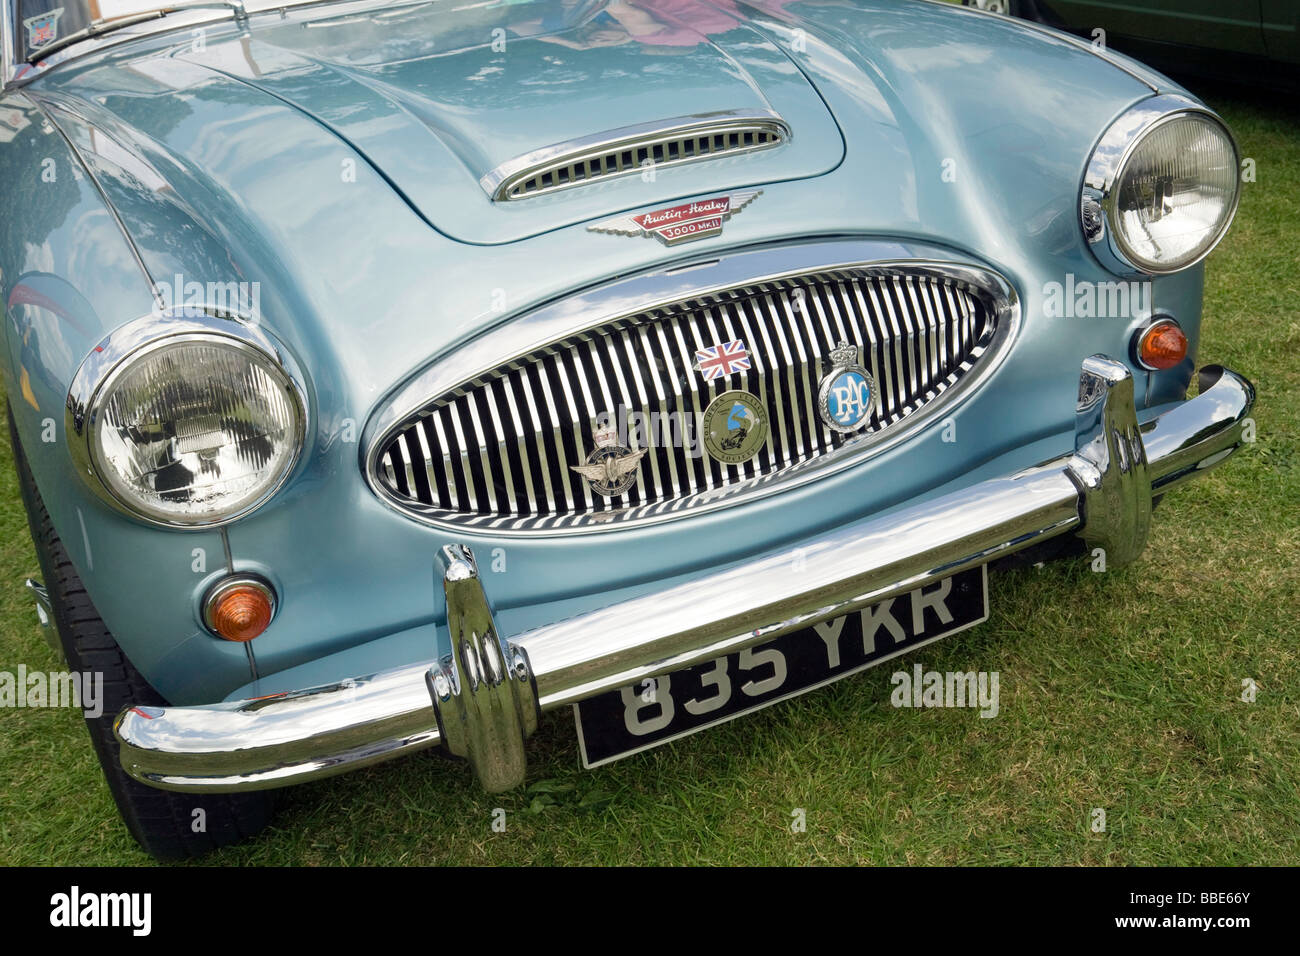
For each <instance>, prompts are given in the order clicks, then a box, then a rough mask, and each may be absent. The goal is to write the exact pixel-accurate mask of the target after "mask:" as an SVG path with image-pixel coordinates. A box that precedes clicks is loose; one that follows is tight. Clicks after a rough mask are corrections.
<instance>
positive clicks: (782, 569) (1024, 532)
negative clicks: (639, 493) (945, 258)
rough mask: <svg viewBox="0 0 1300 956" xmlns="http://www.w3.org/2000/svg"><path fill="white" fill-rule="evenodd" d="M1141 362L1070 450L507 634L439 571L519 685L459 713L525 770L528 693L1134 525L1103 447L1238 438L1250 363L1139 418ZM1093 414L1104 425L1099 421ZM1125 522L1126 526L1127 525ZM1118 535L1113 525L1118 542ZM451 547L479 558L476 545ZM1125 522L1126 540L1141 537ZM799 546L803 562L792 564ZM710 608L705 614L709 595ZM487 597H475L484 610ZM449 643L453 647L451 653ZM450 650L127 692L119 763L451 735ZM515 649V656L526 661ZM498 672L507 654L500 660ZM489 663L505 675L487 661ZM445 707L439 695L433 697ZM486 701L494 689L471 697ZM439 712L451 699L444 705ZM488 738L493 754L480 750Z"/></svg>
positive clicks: (555, 699)
mask: <svg viewBox="0 0 1300 956" xmlns="http://www.w3.org/2000/svg"><path fill="white" fill-rule="evenodd" d="M1131 390H1132V379H1131V376H1130V375H1129V373H1128V371H1127V369H1126V368H1125V367H1124V366H1123V364H1122V363H1119V362H1115V361H1113V360H1110V359H1107V358H1105V357H1104V356H1094V357H1093V358H1091V359H1088V360H1087V361H1086V362H1085V363H1084V367H1083V369H1082V372H1081V375H1080V394H1081V396H1082V399H1083V400H1082V401H1081V402H1080V403H1079V405H1078V407H1077V408H1076V413H1077V414H1078V415H1079V416H1080V420H1081V424H1082V425H1083V427H1081V428H1080V431H1079V433H1078V436H1077V438H1076V440H1075V445H1076V447H1075V450H1074V452H1072V453H1066V454H1065V455H1063V456H1061V457H1058V458H1056V459H1054V460H1052V461H1050V462H1047V463H1045V464H1042V465H1038V466H1035V467H1032V468H1027V469H1023V470H1021V471H1018V472H1015V473H1014V474H1009V475H1004V476H1001V477H997V478H990V479H987V480H985V481H981V482H978V483H976V484H974V485H971V486H969V487H966V488H963V489H960V490H958V491H954V492H950V493H948V494H946V495H944V496H942V497H940V498H937V499H933V500H930V501H923V502H919V503H915V502H914V503H912V504H909V505H906V506H904V507H902V508H901V509H899V510H896V511H893V512H890V513H888V514H885V515H883V516H874V517H870V518H866V519H864V520H860V521H857V522H854V523H851V524H848V525H844V526H842V527H840V528H837V529H836V530H834V531H831V532H829V533H826V534H822V535H819V536H816V537H814V538H811V539H808V540H804V541H801V542H799V543H798V547H797V548H782V549H779V550H777V551H773V552H769V553H767V554H764V555H759V556H756V557H754V558H753V559H752V560H749V561H747V562H743V563H741V564H739V565H736V566H733V567H730V568H728V569H726V570H723V571H715V572H712V573H706V574H703V575H702V576H700V577H698V578H696V579H694V580H691V581H688V582H686V583H683V584H677V585H674V586H672V587H669V588H666V589H663V590H659V591H652V592H650V593H647V594H644V595H642V596H640V597H636V598H632V599H630V600H626V601H623V602H621V603H619V604H615V605H613V606H611V607H607V608H604V609H602V610H597V611H593V612H590V613H586V614H582V615H580V616H578V617H575V618H572V619H570V620H567V621H561V622H559V623H555V624H549V625H546V626H543V627H539V628H535V629H533V630H531V631H528V632H526V633H523V634H520V635H517V636H516V637H514V638H512V639H508V638H504V637H502V636H501V635H499V634H497V633H496V630H495V626H494V625H492V623H491V616H490V610H489V608H488V604H487V599H486V596H485V595H484V594H483V593H482V588H481V584H480V583H479V582H478V580H477V576H476V575H475V576H473V577H471V576H469V575H468V574H465V573H462V574H460V575H459V576H457V575H454V574H453V573H452V572H451V571H450V570H447V571H445V572H444V578H445V579H446V580H448V581H451V580H457V581H460V582H461V583H466V584H468V585H469V593H468V594H455V595H453V594H452V592H451V591H450V590H449V591H448V599H447V600H448V605H449V607H451V609H452V611H451V613H450V616H451V617H452V618H453V620H454V621H455V623H453V624H452V625H451V628H450V630H451V633H452V634H453V635H462V636H465V637H466V638H467V639H469V640H471V641H472V642H473V647H474V648H478V649H481V650H482V651H483V653H488V652H490V651H494V652H495V658H496V659H497V660H499V661H501V662H504V663H507V664H515V661H516V656H518V657H519V658H522V660H523V663H524V668H525V671H526V676H527V677H528V678H529V682H528V683H527V684H525V682H524V681H523V679H522V676H523V675H520V674H519V672H518V670H517V669H516V670H515V671H514V673H513V676H514V680H511V681H510V684H512V685H513V686H511V687H510V688H509V690H508V692H502V691H501V690H500V689H499V687H500V684H501V683H503V682H505V681H507V679H508V677H507V672H506V671H505V669H504V668H503V669H502V670H501V672H500V678H501V680H500V681H497V683H495V684H493V683H492V682H491V681H489V682H488V685H487V686H486V687H484V688H483V689H482V690H481V693H483V694H484V695H486V696H485V702H486V704H487V705H488V706H490V705H491V702H492V701H493V700H496V701H499V702H500V709H501V711H502V712H503V713H500V714H494V715H492V716H491V717H490V719H488V720H486V721H481V722H479V723H478V724H474V723H473V721H474V719H475V718H473V717H471V716H469V715H468V714H466V715H465V718H464V720H465V722H466V726H465V727H464V728H462V729H461V730H458V731H457V733H461V736H462V739H464V738H467V737H469V736H470V735H471V733H472V732H473V728H475V727H477V729H478V732H479V733H480V734H482V735H484V736H485V737H490V736H491V735H490V734H489V733H487V731H490V730H492V729H494V728H496V729H500V728H502V727H504V728H505V730H503V731H502V733H503V734H504V735H505V736H507V737H509V739H508V740H503V741H502V742H501V747H502V749H501V750H499V751H497V753H498V755H500V756H501V757H502V758H503V759H504V761H505V764H504V765H505V767H506V768H507V769H508V771H509V773H507V774H505V777H506V778H513V779H517V778H518V771H519V767H518V752H517V750H516V748H515V742H514V738H515V736H516V735H517V734H518V733H521V732H522V733H524V734H525V735H526V733H527V731H526V730H525V728H526V727H527V721H528V719H529V718H530V716H531V714H532V711H531V710H530V708H529V706H527V705H529V704H531V703H532V702H533V701H535V702H536V706H537V707H538V708H540V709H541V710H553V709H555V708H558V707H563V706H565V705H567V704H569V703H572V702H573V701H576V700H580V699H582V698H584V697H588V696H591V695H593V694H598V693H601V692H604V691H608V690H614V689H617V688H620V687H625V686H628V685H629V684H634V683H636V682H637V681H638V680H641V679H644V678H645V677H649V676H652V675H656V674H662V673H665V672H667V671H672V670H676V669H678V668H682V667H687V666H690V665H692V664H694V663H698V662H700V661H705V660H710V659H713V658H716V657H718V656H720V655H722V654H726V653H731V652H735V651H739V650H742V649H744V648H746V647H752V646H754V645H757V644H761V643H763V642H765V641H769V640H771V639H772V638H774V637H777V636H779V635H781V634H784V633H787V632H790V631H794V630H798V629H801V628H806V627H809V626H811V625H813V624H815V623H817V622H819V621H823V620H827V619H830V618H834V617H839V616H841V615H844V614H847V613H850V612H852V611H854V610H856V609H859V608H862V607H866V606H869V605H871V604H875V603H878V602H880V601H882V600H886V599H888V598H890V597H892V596H894V595H897V594H901V593H906V592H907V591H910V590H913V589H915V588H918V587H922V586H924V585H926V584H927V583H929V582H932V581H935V580H938V579H941V578H944V577H947V576H949V575H951V574H953V573H955V572H957V571H960V570H962V569H964V568H968V567H975V566H977V565H981V564H986V563H988V562H989V561H990V560H992V559H994V558H998V557H1002V556H1005V555H1009V554H1012V553H1014V552H1016V551H1019V550H1022V549H1024V548H1026V547H1028V546H1029V545H1031V544H1035V543H1037V542H1040V541H1043V540H1046V539H1048V538H1051V537H1054V536H1057V535H1062V534H1066V533H1068V532H1070V531H1075V530H1080V531H1081V532H1082V534H1083V535H1084V537H1085V539H1092V540H1098V535H1100V536H1101V538H1100V540H1107V539H1109V538H1110V536H1113V535H1115V534H1118V535H1120V537H1121V539H1123V537H1124V535H1126V534H1127V535H1130V537H1129V539H1128V541H1129V544H1131V543H1132V542H1134V541H1136V540H1138V539H1139V538H1140V537H1141V536H1142V534H1141V530H1140V528H1138V527H1137V526H1135V525H1133V524H1131V523H1130V522H1128V521H1127V520H1125V519H1124V518H1123V517H1122V516H1121V519H1120V520H1119V521H1115V520H1112V519H1111V518H1109V517H1107V516H1106V515H1102V514H1099V513H1098V510H1099V509H1098V508H1097V507H1093V503H1094V502H1096V501H1098V500H1106V498H1103V499H1097V498H1095V497H1090V494H1093V493H1089V492H1085V491H1083V490H1082V488H1081V486H1080V484H1079V482H1080V472H1082V473H1084V474H1085V475H1091V476H1094V477H1095V478H1096V479H1097V480H1096V481H1093V482H1091V485H1090V486H1091V487H1094V488H1107V489H1109V491H1107V492H1105V493H1104V495H1105V496H1113V497H1108V500H1110V501H1111V502H1112V503H1117V504H1119V505H1120V506H1121V512H1124V511H1125V510H1126V509H1127V510H1128V512H1129V513H1133V511H1132V508H1133V507H1134V506H1136V507H1137V509H1138V510H1139V511H1140V509H1141V506H1142V499H1143V497H1144V496H1145V497H1146V498H1147V501H1146V504H1147V505H1149V504H1150V501H1149V492H1148V490H1147V488H1146V485H1145V483H1143V482H1141V481H1128V480H1125V479H1124V477H1123V473H1122V467H1123V466H1122V462H1121V461H1120V460H1119V459H1118V458H1116V457H1115V456H1112V455H1109V454H1097V450H1098V447H1097V444H1096V443H1095V441H1094V440H1095V439H1096V438H1100V439H1101V444H1102V445H1105V446H1106V448H1108V449H1109V448H1112V447H1118V446H1117V445H1116V442H1118V441H1120V440H1123V441H1125V442H1130V443H1131V442H1136V445H1133V446H1132V447H1133V449H1134V450H1136V449H1137V448H1138V447H1142V446H1145V455H1146V459H1147V474H1148V476H1149V478H1150V489H1151V490H1152V491H1154V490H1161V491H1163V490H1164V489H1166V488H1169V487H1173V486H1174V485H1175V484H1177V483H1180V482H1182V481H1184V480H1186V479H1187V478H1189V477H1191V476H1193V475H1195V474H1198V473H1200V472H1202V471H1205V470H1207V469H1209V468H1212V467H1214V466H1216V465H1218V464H1219V463H1221V462H1222V461H1224V460H1225V459H1226V457H1227V456H1228V455H1229V454H1231V453H1232V452H1233V451H1234V450H1235V449H1237V448H1238V447H1240V445H1241V444H1242V441H1243V437H1242V432H1243V429H1244V428H1245V427H1246V425H1245V421H1246V419H1247V416H1248V415H1249V414H1250V411H1251V406H1252V404H1253V402H1254V388H1253V386H1252V385H1251V384H1250V383H1249V382H1248V381H1246V380H1245V379H1244V378H1242V377H1241V376H1239V375H1237V374H1235V373H1233V372H1230V371H1227V370H1226V369H1223V368H1220V367H1217V366H1212V367H1210V368H1206V369H1203V370H1202V372H1201V393H1200V395H1198V396H1197V397H1196V398H1193V399H1190V400H1189V401H1186V402H1184V403H1182V404H1181V405H1178V406H1176V407H1174V408H1172V409H1170V410H1169V411H1166V412H1165V413H1164V414H1162V415H1161V416H1160V417H1158V418H1156V419H1155V420H1154V421H1152V422H1149V423H1148V424H1147V425H1146V426H1144V427H1142V428H1141V429H1140V435H1139V428H1138V425H1137V420H1136V417H1135V414H1134V411H1133V406H1132V403H1131V401H1125V398H1126V396H1127V397H1129V398H1131ZM1093 426H1095V428H1094V427H1093ZM1126 528H1127V529H1128V530H1127V531H1126V530H1125V529H1126ZM1112 546H1114V542H1112ZM451 550H452V551H453V554H454V555H455V556H457V557H459V559H461V563H463V564H465V565H467V566H472V554H471V552H470V551H469V549H468V548H466V547H464V546H457V547H455V548H453V549H451ZM1132 550H1133V549H1132V548H1131V547H1126V546H1125V544H1124V541H1123V540H1121V541H1120V543H1119V547H1118V549H1117V555H1127V554H1129V553H1132ZM796 557H797V559H798V564H797V566H798V567H799V568H800V571H799V573H797V574H795V573H791V570H790V569H791V568H792V567H795V566H796V564H795V560H796ZM701 608H707V609H708V613H707V614H705V615H701V613H700V609H701ZM475 609H477V610H475ZM442 660H445V657H443V658H442ZM440 663H441V661H433V662H426V663H420V664H413V665H410V666H407V667H402V668H396V669H394V670H389V671H385V672H382V673H379V674H374V675H370V676H366V677H361V678H358V679H349V680H344V681H340V682H339V683H336V684H329V685H325V686H321V687H312V688H307V689H305V690H297V691H292V692H288V693H283V694H277V695H274V696H271V697H267V698H261V699H252V700H236V701H228V702H223V703H217V704H211V705H206V706H198V707H134V708H129V709H127V710H124V711H123V712H122V713H121V714H119V715H118V717H117V719H116V721H115V724H114V730H115V733H116V735H117V739H118V741H119V742H120V743H121V751H120V753H121V760H122V766H123V767H124V768H125V769H126V771H127V772H128V773H129V774H130V775H131V776H132V777H133V778H135V779H136V780H139V781H141V782H143V783H146V784H149V785H152V786H155V787H160V788H162V789H166V790H179V791H211V792H222V791H241V790H260V789H266V788H270V787H277V786H284V785H286V784H291V783H299V782H304V781H307V780H314V779H317V778H320V777H326V776H330V775H332V774H336V773H341V772H343V771H346V770H351V769H354V768H357V767H363V766H367V765H370V764H374V763H378V762H380V761H383V760H387V759H390V758H392V757H396V756H400V755H402V754H405V753H409V752H412V751H415V750H421V749H425V748H427V747H431V746H434V745H436V744H438V743H439V742H440V741H443V740H447V742H448V743H450V744H451V745H452V746H453V748H454V747H456V746H457V744H456V743H455V742H454V738H453V737H451V736H450V735H448V730H449V728H447V727H446V726H444V725H443V724H442V723H441V721H440V720H439V717H438V713H439V711H438V710H437V709H435V707H432V706H430V698H429V692H428V690H427V689H426V688H427V686H428V685H427V684H426V675H427V674H428V673H429V671H430V668H431V666H432V667H433V668H434V669H435V674H434V677H435V679H436V677H437V673H436V672H437V670H438V669H439V667H440ZM517 666H518V665H517V664H515V667H516V668H517ZM492 673H493V674H496V673H497V672H496V671H492ZM493 680H496V678H495V677H494V678H493ZM440 707H441V704H440ZM477 709H480V710H482V709H487V707H483V708H477ZM443 712H444V713H445V711H443ZM484 756H486V755H484Z"/></svg>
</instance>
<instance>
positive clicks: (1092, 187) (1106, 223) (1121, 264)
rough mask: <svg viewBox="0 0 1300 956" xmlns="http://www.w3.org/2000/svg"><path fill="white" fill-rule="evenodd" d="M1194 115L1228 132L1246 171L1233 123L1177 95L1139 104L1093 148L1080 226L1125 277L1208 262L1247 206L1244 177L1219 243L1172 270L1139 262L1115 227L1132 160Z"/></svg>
mask: <svg viewBox="0 0 1300 956" xmlns="http://www.w3.org/2000/svg"><path fill="white" fill-rule="evenodd" d="M1189 115H1195V116H1199V117H1203V118H1205V119H1208V120H1209V121H1210V122H1211V123H1213V124H1214V125H1215V126H1217V127H1218V128H1219V129H1220V130H1221V131H1222V133H1223V135H1224V137H1225V138H1226V139H1227V141H1228V143H1229V145H1230V146H1231V147H1232V153H1233V158H1234V163H1235V168H1236V169H1237V170H1240V169H1241V147H1240V146H1239V145H1238V143H1237V138H1236V137H1235V136H1234V135H1233V134H1232V130H1231V129H1229V128H1228V124H1227V123H1225V122H1224V121H1223V119H1222V117H1220V116H1219V115H1218V114H1217V113H1215V112H1214V111H1213V110H1212V109H1210V108H1209V107H1207V106H1206V105H1205V104H1203V103H1200V102H1197V101H1196V100H1194V99H1191V98H1190V97H1187V96H1183V95H1181V94H1177V93H1164V94H1160V95H1158V96H1152V97H1150V98H1148V99H1145V100H1143V101H1141V102H1140V103H1136V104H1134V105H1133V106H1132V107H1130V108H1129V109H1127V110H1125V111H1124V112H1123V113H1121V114H1120V115H1119V116H1118V117H1117V118H1116V119H1115V120H1114V122H1112V123H1111V124H1110V126H1108V127H1107V128H1106V131H1105V132H1104V133H1103V134H1102V135H1101V139H1100V140H1098V142H1097V145H1096V147H1094V149H1093V152H1092V155H1091V157H1090V158H1089V160H1088V166H1087V169H1086V171H1085V172H1084V176H1083V184H1082V186H1081V187H1080V190H1079V224H1080V226H1081V228H1082V230H1083V235H1084V238H1085V240H1086V241H1087V242H1088V245H1089V246H1090V247H1091V249H1092V251H1093V254H1094V255H1096V257H1097V259H1098V260H1099V261H1100V262H1101V263H1102V265H1104V266H1106V268H1108V269H1109V270H1110V271H1111V272H1114V273H1117V274H1120V275H1172V274H1173V273H1176V272H1182V271H1184V270H1185V269H1190V268H1192V267H1193V266H1196V265H1198V264H1199V263H1201V262H1204V261H1205V258H1206V257H1207V256H1209V254H1210V253H1212V252H1213V251H1214V250H1215V248H1216V247H1217V246H1218V245H1219V243H1220V242H1222V241H1223V237H1224V236H1226V235H1227V234H1228V230H1229V229H1230V228H1232V222H1233V219H1235V218H1236V215H1237V206H1238V204H1239V203H1240V202H1241V181H1240V179H1237V180H1236V189H1235V190H1234V192H1233V196H1232V204H1231V206H1230V207H1229V209H1228V213H1227V215H1225V216H1224V217H1223V222H1222V224H1221V225H1220V227H1219V231H1218V233H1217V234H1216V235H1215V237H1214V239H1213V241H1211V242H1210V243H1209V244H1208V245H1206V246H1205V248H1204V249H1202V250H1201V251H1200V253H1199V254H1198V255H1197V256H1196V257H1195V258H1194V259H1191V260H1189V261H1187V262H1183V263H1179V264H1177V265H1170V266H1161V265H1158V264H1150V263H1145V264H1144V263H1139V262H1137V261H1135V259H1136V257H1135V256H1133V255H1131V254H1129V253H1128V252H1126V251H1125V249H1124V248H1123V242H1122V240H1121V239H1120V238H1119V230H1118V229H1116V228H1115V223H1116V221H1117V209H1116V203H1117V202H1118V199H1119V197H1118V192H1119V191H1118V189H1117V188H1116V187H1117V186H1118V184H1119V181H1120V179H1121V176H1122V174H1123V173H1124V171H1125V169H1126V167H1127V165H1128V161H1129V159H1130V158H1131V157H1132V155H1133V153H1134V152H1135V151H1136V149H1137V147H1138V146H1139V145H1141V143H1142V142H1143V141H1144V140H1145V139H1146V137H1147V136H1148V135H1149V134H1150V133H1152V132H1153V131H1155V130H1156V129H1158V128H1159V127H1161V126H1163V125H1165V124H1167V123H1171V122H1175V121H1177V120H1179V119H1181V118H1183V117H1186V116H1189Z"/></svg>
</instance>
